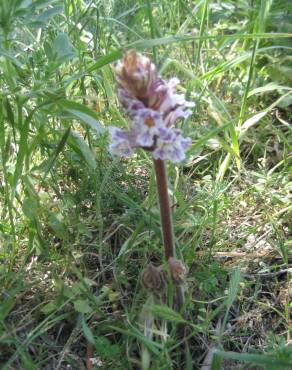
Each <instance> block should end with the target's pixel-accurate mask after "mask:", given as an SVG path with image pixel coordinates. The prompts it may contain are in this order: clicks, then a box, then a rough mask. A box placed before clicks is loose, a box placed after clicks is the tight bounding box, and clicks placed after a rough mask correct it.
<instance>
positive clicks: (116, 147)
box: [109, 127, 134, 157]
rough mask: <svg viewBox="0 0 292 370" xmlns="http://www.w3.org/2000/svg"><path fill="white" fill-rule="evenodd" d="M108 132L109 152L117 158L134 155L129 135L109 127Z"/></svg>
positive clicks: (127, 132) (126, 132)
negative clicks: (109, 139)
mask: <svg viewBox="0 0 292 370" xmlns="http://www.w3.org/2000/svg"><path fill="white" fill-rule="evenodd" d="M109 132H110V135H111V144H110V146H109V150H110V152H111V153H112V154H115V155H117V156H119V157H131V156H132V155H133V154H134V151H133V139H132V140H131V136H132V135H131V133H130V132H129V131H125V130H121V129H119V128H117V127H110V128H109Z"/></svg>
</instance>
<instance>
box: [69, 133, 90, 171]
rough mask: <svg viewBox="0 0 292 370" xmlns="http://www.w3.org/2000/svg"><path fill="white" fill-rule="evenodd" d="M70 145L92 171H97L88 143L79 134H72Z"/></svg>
mask: <svg viewBox="0 0 292 370" xmlns="http://www.w3.org/2000/svg"><path fill="white" fill-rule="evenodd" d="M69 145H70V146H71V148H72V149H73V150H75V151H76V152H77V153H78V154H80V155H81V156H82V157H83V159H84V160H85V162H86V163H87V165H88V167H89V168H90V169H91V170H93V171H94V170H95V169H96V160H95V158H94V156H93V154H92V152H91V150H90V148H89V146H88V144H87V143H86V141H85V140H84V139H83V138H82V137H81V136H80V135H79V134H78V133H77V132H74V131H73V132H71V135H70V139H69Z"/></svg>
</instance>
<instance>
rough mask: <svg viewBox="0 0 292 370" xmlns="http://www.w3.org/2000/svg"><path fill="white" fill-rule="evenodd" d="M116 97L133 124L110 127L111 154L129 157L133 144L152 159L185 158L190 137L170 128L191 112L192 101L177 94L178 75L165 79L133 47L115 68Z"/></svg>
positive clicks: (132, 151) (131, 153) (171, 159)
mask: <svg viewBox="0 0 292 370" xmlns="http://www.w3.org/2000/svg"><path fill="white" fill-rule="evenodd" d="M116 77H117V82H118V86H119V88H118V96H119V100H120V102H121V104H122V105H123V107H124V108H125V109H126V111H127V113H128V115H129V117H130V119H131V121H132V124H131V127H130V130H128V131H126V130H121V129H118V128H115V127H111V128H110V135H111V144H110V147H109V149H110V151H111V153H113V154H115V155H118V156H121V157H129V156H131V155H133V153H134V148H135V147H142V148H144V149H147V150H149V151H151V152H152V155H153V158H154V159H161V160H165V159H169V160H170V161H172V162H174V163H178V162H181V161H183V160H184V159H185V156H186V155H185V152H186V150H187V148H188V147H189V145H190V143H191V140H190V139H189V138H184V137H183V136H182V134H181V131H180V130H178V129H175V128H173V127H172V126H173V125H174V123H175V122H176V121H177V120H179V119H186V118H188V117H189V116H190V115H191V111H190V110H189V109H188V108H191V107H193V106H194V104H193V103H191V102H188V101H186V100H185V96H184V94H177V93H176V88H177V85H178V84H179V80H178V79H177V78H172V79H170V80H169V81H168V82H166V81H165V80H163V79H162V78H159V77H158V76H157V71H156V67H155V65H154V64H153V63H152V62H151V61H150V59H149V58H147V57H145V56H141V55H138V54H137V53H136V51H135V50H132V51H130V52H129V53H128V54H126V56H125V58H124V60H123V62H120V63H119V64H118V65H117V67H116Z"/></svg>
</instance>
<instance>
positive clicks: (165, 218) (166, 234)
mask: <svg viewBox="0 0 292 370" xmlns="http://www.w3.org/2000/svg"><path fill="white" fill-rule="evenodd" d="M153 161H154V168H155V174H156V184H157V193H158V198H159V208H160V217H161V228H162V235H163V244H164V252H165V258H166V261H168V259H169V257H175V246H174V240H173V227H172V219H171V211H170V205H169V197H168V187H167V174H166V167H165V162H164V161H163V160H161V159H154V160H153Z"/></svg>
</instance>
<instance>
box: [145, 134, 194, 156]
mask: <svg viewBox="0 0 292 370" xmlns="http://www.w3.org/2000/svg"><path fill="white" fill-rule="evenodd" d="M190 144H191V139H190V138H184V137H183V136H182V134H181V131H180V130H178V129H168V131H164V132H163V134H162V135H161V137H159V138H158V139H157V143H156V148H155V149H154V151H153V153H152V154H153V157H154V158H155V159H162V160H165V159H169V160H171V161H172V162H174V163H178V162H181V161H183V160H184V159H185V157H186V155H185V152H186V149H187V148H188V147H189V145H190Z"/></svg>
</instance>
